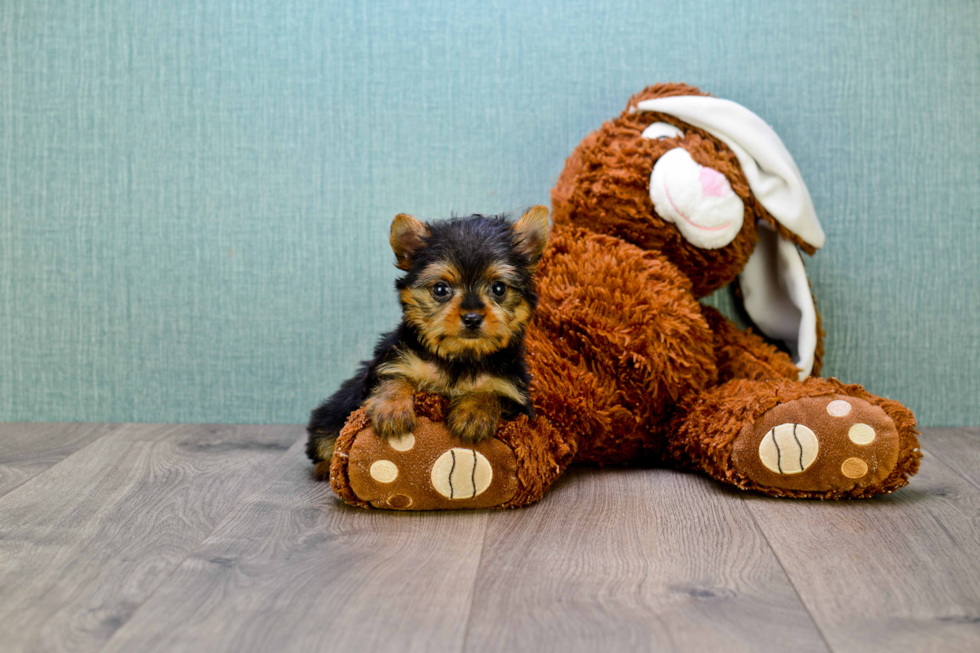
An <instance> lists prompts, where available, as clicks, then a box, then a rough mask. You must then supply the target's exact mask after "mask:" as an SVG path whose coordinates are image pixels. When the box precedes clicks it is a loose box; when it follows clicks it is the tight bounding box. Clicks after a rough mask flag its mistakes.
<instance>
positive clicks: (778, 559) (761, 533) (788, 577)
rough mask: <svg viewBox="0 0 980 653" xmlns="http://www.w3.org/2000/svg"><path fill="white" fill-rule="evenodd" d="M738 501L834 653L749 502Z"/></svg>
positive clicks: (745, 500)
mask: <svg viewBox="0 0 980 653" xmlns="http://www.w3.org/2000/svg"><path fill="white" fill-rule="evenodd" d="M739 500H740V501H741V502H742V504H743V505H744V506H745V508H746V510H747V511H748V513H749V517H751V518H752V523H753V524H754V525H755V527H756V530H758V531H759V534H760V535H762V539H763V540H765V542H766V544H767V545H768V546H769V550H770V551H771V552H772V555H773V557H774V558H775V559H776V562H777V563H779V568H780V569H781V570H782V572H783V576H785V577H786V582H787V583H789V586H790V587H792V588H793V592H794V593H795V594H796V598H797V600H799V602H800V605H802V606H803V609H804V610H806V613H807V616H809V617H810V621H811V622H813V627H814V628H816V629H817V632H818V633H819V634H820V639H821V640H823V644H824V646H825V647H827V651H828V653H835V651H834V648H833V647H832V646H831V645H830V641H829V640H828V639H827V635H826V633H824V630H823V628H822V627H821V625H820V622H819V621H817V618H816V617H815V616H814V614H813V611H812V610H811V609H810V606H808V605H807V604H806V601H804V600H803V595H802V594H800V588H798V587H797V586H796V583H794V582H793V577H792V576H790V574H789V572H788V571H787V570H786V565H784V564H783V560H782V558H780V557H779V553H777V552H776V548H775V547H774V546H773V545H772V542H771V541H770V540H769V536H768V535H766V531H765V529H764V528H762V526H761V525H760V524H759V520H758V519H757V518H756V516H755V511H754V510H752V505H751V502H750V501H748V500H747V499H746V498H745V497H739Z"/></svg>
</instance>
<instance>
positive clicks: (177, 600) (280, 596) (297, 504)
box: [105, 444, 487, 653]
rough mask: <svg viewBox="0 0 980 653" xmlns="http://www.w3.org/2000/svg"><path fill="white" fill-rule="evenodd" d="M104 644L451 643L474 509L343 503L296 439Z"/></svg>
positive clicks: (151, 647) (445, 646)
mask: <svg viewBox="0 0 980 653" xmlns="http://www.w3.org/2000/svg"><path fill="white" fill-rule="evenodd" d="M268 478H269V483H268V485H267V486H266V487H264V488H263V489H262V490H261V491H260V492H258V493H256V494H254V495H253V496H250V497H248V498H246V499H244V500H243V501H242V503H241V504H240V505H239V506H238V507H237V508H236V509H235V511H234V512H233V513H232V514H231V515H230V516H229V517H228V519H226V520H225V521H224V522H223V523H222V524H221V525H220V526H219V527H218V528H217V529H216V530H215V531H214V533H213V534H212V535H211V536H210V537H209V538H208V539H207V540H206V541H205V542H204V544H203V545H202V546H201V547H200V548H199V549H198V550H197V551H196V552H195V553H194V554H193V555H192V556H191V557H189V558H188V559H187V560H186V561H185V562H184V563H183V564H182V565H181V566H180V568H179V569H177V571H176V572H175V573H174V574H172V575H171V576H170V578H168V579H167V582H166V583H164V584H163V585H162V586H161V587H160V589H159V590H157V592H156V593H155V594H154V595H153V597H152V598H151V599H150V600H149V601H147V602H146V603H145V604H144V605H143V606H142V607H141V608H140V609H139V610H138V611H137V612H136V614H135V615H134V616H133V618H132V619H131V620H130V621H129V622H128V623H126V625H125V626H123V628H121V629H120V630H119V632H117V633H116V635H115V636H114V637H113V638H112V640H111V641H110V642H109V645H108V646H107V647H106V648H105V651H106V653H111V652H114V651H115V652H122V651H140V652H141V653H152V652H153V651H193V652H195V653H197V652H199V651H208V652H210V653H214V652H219V651H230V652H234V653H246V652H249V651H277V652H285V651H341V652H349V653H355V652H359V651H371V652H375V651H419V652H424V653H436V652H442V651H459V650H460V649H461V647H462V642H463V636H464V632H465V627H466V623H467V619H468V615H469V607H470V603H471V597H472V591H473V585H474V582H475V574H476V570H477V568H478V566H479V559H480V551H481V547H482V544H483V536H484V533H485V530H486V523H487V514H486V513H480V512H469V511H461V512H429V513H396V512H388V511H366V510H362V509H358V508H349V507H347V506H345V505H343V504H342V503H340V501H339V500H337V499H336V498H335V497H334V496H333V495H332V494H331V492H330V488H329V486H328V485H327V484H325V483H317V482H314V481H312V480H311V478H310V464H309V461H307V460H306V458H305V457H304V456H303V453H302V447H301V445H300V444H297V446H295V447H294V448H293V449H292V450H290V452H289V453H288V454H287V456H285V457H284V458H283V459H282V460H281V461H280V462H279V464H278V465H277V466H276V467H275V468H274V469H272V470H270V472H269V474H268Z"/></svg>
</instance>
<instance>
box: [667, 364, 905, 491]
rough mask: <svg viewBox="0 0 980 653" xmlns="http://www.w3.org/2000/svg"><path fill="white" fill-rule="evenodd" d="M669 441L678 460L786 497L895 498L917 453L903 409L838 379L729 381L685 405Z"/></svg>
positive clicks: (747, 486) (735, 482)
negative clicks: (892, 495)
mask: <svg viewBox="0 0 980 653" xmlns="http://www.w3.org/2000/svg"><path fill="white" fill-rule="evenodd" d="M671 435H672V438H671V440H670V442H669V452H668V453H669V454H670V456H671V457H672V458H673V459H674V461H675V462H676V463H678V464H680V465H684V466H689V467H693V468H696V469H701V470H702V471H704V472H706V473H707V474H709V475H710V476H712V477H713V478H716V479H718V480H719V481H724V482H726V483H731V484H733V485H737V486H738V487H740V488H742V489H745V490H755V491H758V492H763V493H765V494H769V495H773V496H783V497H798V498H820V499H843V498H863V497H871V496H874V495H877V494H886V493H888V492H894V491H895V490H897V489H898V488H900V487H902V486H904V485H906V484H907V483H908V481H909V478H911V477H912V476H913V475H914V474H915V473H916V472H917V471H918V469H919V460H920V459H921V457H922V454H921V452H920V451H919V442H918V439H917V437H916V436H917V432H916V430H915V417H914V416H913V415H912V412H911V411H910V410H909V409H908V408H906V407H905V406H903V405H901V404H900V403H898V402H897V401H892V400H890V399H885V398H883V397H877V396H875V395H873V394H871V393H869V392H867V391H866V390H865V389H864V388H862V387H861V386H859V385H847V384H844V383H841V382H840V381H837V380H836V379H820V378H809V379H806V380H805V381H795V380H792V379H773V380H769V381H749V380H744V379H741V380H733V381H729V382H728V383H724V384H722V385H720V386H718V387H716V388H712V389H711V390H709V391H707V392H705V393H703V394H701V395H698V396H696V397H693V398H690V399H687V400H685V402H684V405H682V406H681V409H680V410H679V411H678V414H677V415H676V416H675V419H674V422H673V424H672V428H671Z"/></svg>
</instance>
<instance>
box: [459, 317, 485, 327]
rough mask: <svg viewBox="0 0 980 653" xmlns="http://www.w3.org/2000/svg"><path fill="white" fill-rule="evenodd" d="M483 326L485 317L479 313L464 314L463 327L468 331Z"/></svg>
mask: <svg viewBox="0 0 980 653" xmlns="http://www.w3.org/2000/svg"><path fill="white" fill-rule="evenodd" d="M481 324H483V316H482V315H480V314H479V313H464V314H463V325H464V326H465V327H466V328H467V329H475V328H477V327H478V326H480V325H481Z"/></svg>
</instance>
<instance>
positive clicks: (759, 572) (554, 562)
mask: <svg viewBox="0 0 980 653" xmlns="http://www.w3.org/2000/svg"><path fill="white" fill-rule="evenodd" d="M787 646H790V650H793V651H826V650H827V647H826V645H825V643H824V641H823V640H822V638H821V636H820V633H819V631H818V629H817V628H816V626H815V625H814V623H813V621H812V620H811V618H810V616H809V615H808V614H807V611H806V610H805V609H804V607H803V605H802V604H801V602H800V601H799V598H798V597H797V596H796V594H795V591H794V590H793V588H792V586H791V584H790V582H789V580H788V579H787V578H786V576H785V574H784V573H783V570H782V569H781V567H780V565H779V563H778V561H777V560H776V558H775V556H774V555H773V553H772V551H771V550H770V548H769V546H768V544H767V543H766V541H765V539H764V537H763V536H762V534H761V532H760V531H759V529H758V527H757V526H756V525H755V524H754V522H753V519H752V517H751V516H750V514H749V513H748V511H747V509H746V507H745V506H744V505H743V503H742V500H741V497H740V496H739V495H738V494H737V493H735V492H734V491H732V490H729V489H726V488H723V487H721V486H720V485H718V484H716V483H714V482H712V481H709V480H707V479H705V478H702V477H699V476H695V475H688V474H682V473H679V472H672V471H668V470H642V469H632V470H623V469H615V470H593V469H584V470H576V471H573V472H572V473H571V474H569V476H568V478H566V479H565V480H564V482H562V484H561V485H560V486H559V487H558V488H556V489H555V490H553V491H552V492H551V493H550V494H549V495H548V496H547V497H546V498H545V500H544V501H543V502H542V503H540V504H538V505H537V506H534V507H531V508H529V509H526V510H521V511H514V512H507V513H501V514H495V515H492V516H491V520H490V522H489V524H488V531H487V542H486V545H485V548H484V553H483V561H482V563H481V565H480V573H479V577H478V580H477V586H476V593H475V597H474V604H473V610H472V614H471V621H470V627H469V633H468V636H467V640H466V649H465V650H466V651H501V650H505V651H561V652H563V653H567V652H571V651H712V652H714V651H722V650H723V651H753V652H763V651H779V652H780V653H782V652H783V651H786V650H787Z"/></svg>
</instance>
